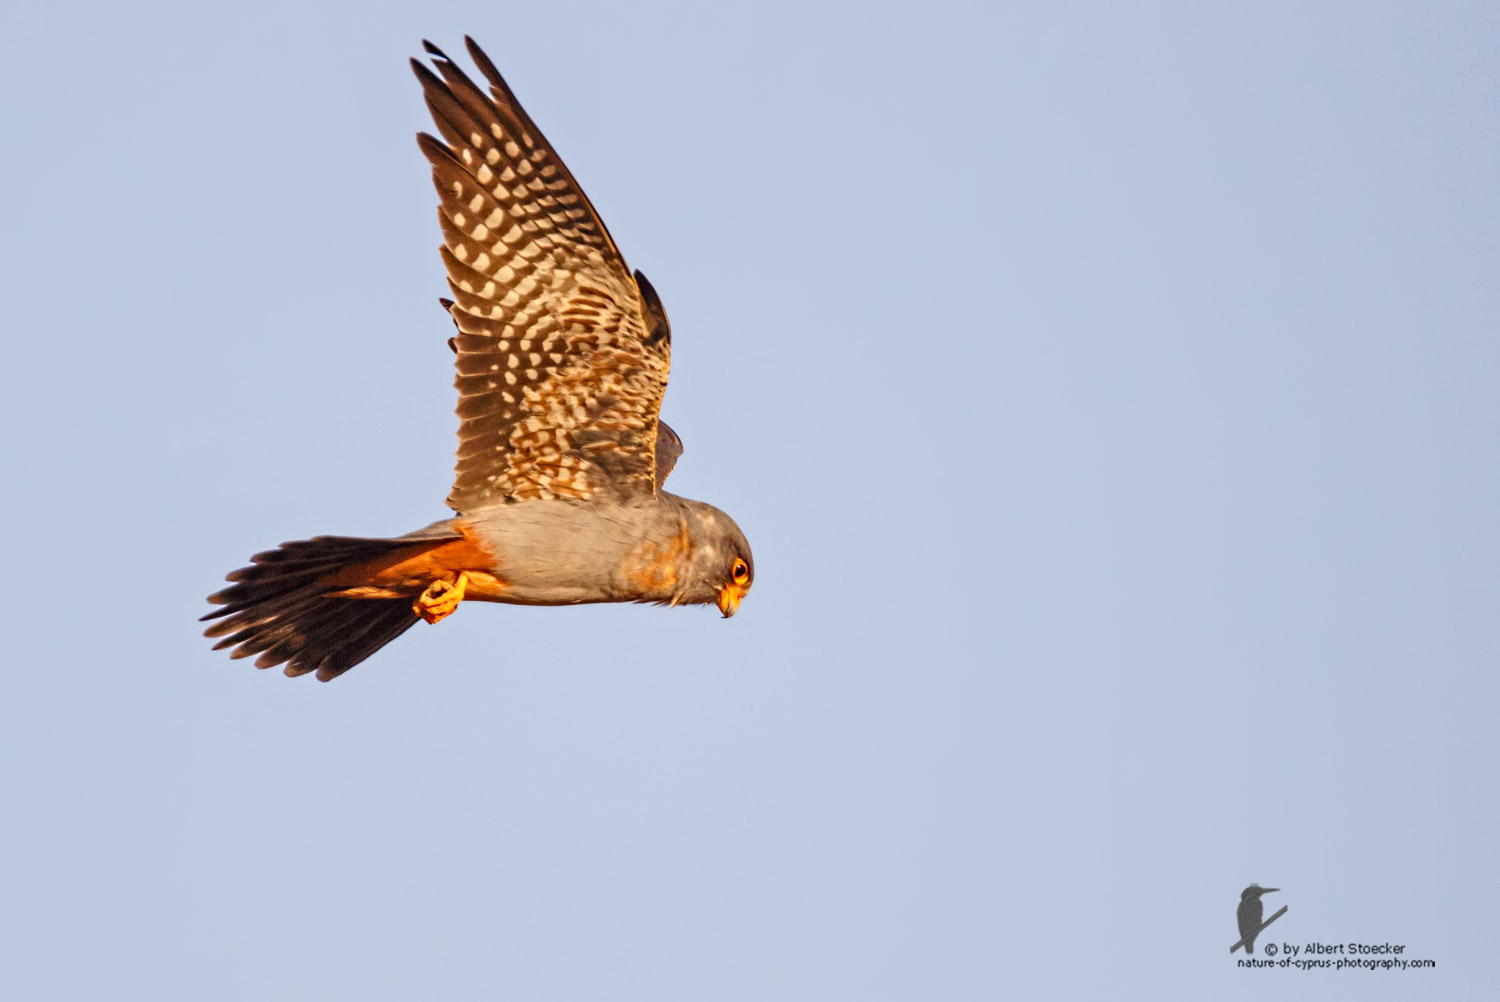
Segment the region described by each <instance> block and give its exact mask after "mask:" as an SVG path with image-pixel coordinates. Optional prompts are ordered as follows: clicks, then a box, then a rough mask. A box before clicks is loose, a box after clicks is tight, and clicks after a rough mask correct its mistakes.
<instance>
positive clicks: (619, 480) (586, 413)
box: [412, 39, 671, 512]
mask: <svg viewBox="0 0 1500 1002" xmlns="http://www.w3.org/2000/svg"><path fill="white" fill-rule="evenodd" d="M466 42H467V43H468V49H469V54H470V56H472V57H473V59H474V62H475V64H476V65H477V66H478V67H479V70H480V72H481V73H482V74H483V75H484V77H485V78H486V80H487V81H488V82H489V84H490V88H489V92H488V94H486V93H485V92H484V91H482V90H481V89H480V88H479V86H478V85H476V84H475V83H474V82H473V81H472V80H470V79H469V77H468V76H466V75H465V74H464V72H463V71H462V70H461V69H459V68H458V67H457V66H456V65H455V64H454V63H453V62H452V60H450V59H449V58H448V57H447V56H446V55H444V54H443V53H442V52H441V51H440V50H439V49H438V48H437V47H436V46H434V45H433V44H432V43H430V42H428V43H425V45H426V49H427V51H428V52H429V53H431V54H432V56H433V57H434V59H433V65H434V66H435V67H436V68H437V71H438V73H440V74H442V76H441V78H439V77H438V76H437V75H436V74H434V73H433V72H432V71H431V70H429V69H428V68H427V67H426V66H424V65H423V64H422V63H420V62H418V61H416V60H412V66H413V67H414V68H415V69H416V73H417V77H418V79H420V80H421V82H422V88H423V91H424V93H425V96H426V98H427V106H428V108H430V109H431V111H432V117H433V121H434V123H435V124H436V125H437V128H438V131H439V132H440V133H442V136H443V139H445V140H446V143H445V142H444V141H443V140H440V139H437V138H435V137H433V136H430V135H428V134H426V133H423V134H421V135H419V136H418V137H417V140H418V143H419V144H420V145H421V147H422V151H423V152H424V153H425V154H426V155H427V159H428V160H429V161H431V163H432V176H433V183H434V184H435V185H436V187H437V190H438V195H439V196H440V199H441V203H440V206H439V219H440V221H441V223H442V227H443V240H444V245H443V249H442V255H443V262H444V264H445V265H446V266H447V269H448V284H449V285H450V286H451V287H452V289H453V298H454V302H453V305H452V306H451V307H449V309H450V312H451V313H452V314H453V318H454V321H455V323H457V325H458V329H459V334H458V336H457V337H456V338H455V339H454V341H453V344H454V347H455V349H456V351H457V355H458V358H457V362H456V364H457V367H458V375H457V378H456V379H455V385H456V386H457V388H458V394H459V401H458V416H459V431H458V437H459V447H458V465H457V469H456V472H455V478H454V484H453V491H452V493H451V494H450V495H449V496H448V504H449V506H450V507H452V508H453V509H455V510H456V511H460V512H466V511H474V510H476V509H480V508H485V507H489V506H491V505H495V504H500V503H502V502H504V501H507V500H527V499H550V498H579V499H582V498H589V497H592V496H594V495H596V494H601V493H613V494H615V495H629V494H633V493H639V492H647V493H649V492H652V491H654V490H655V489H656V487H657V477H656V468H655V464H656V457H655V445H656V435H657V415H658V413H659V411H660V408H661V398H662V393H663V392H664V391H665V389H666V385H667V375H668V372H669V369H670V365H671V334H670V329H669V327H668V325H667V320H666V314H665V312H664V311H663V310H662V308H661V303H660V301H659V300H658V299H657V297H656V294H655V292H654V291H653V290H652V288H651V285H650V283H648V282H647V281H646V280H645V276H643V275H641V274H640V273H639V272H636V273H635V275H634V276H632V275H631V273H630V271H629V270H628V269H627V268H626V265H625V261H624V259H623V258H622V257H621V256H620V253H619V251H618V250H617V249H616V247H615V244H614V241H613V240H612V239H611V238H610V235H609V231H608V230H606V229H605V227H604V223H603V221H602V220H600V218H599V216H598V214H597V213H596V212H595V211H594V207H593V205H591V204H590V203H589V200H588V197H587V196H586V195H585V194H584V193H583V190H582V189H581V188H580V187H579V186H578V183H577V182H576V181H574V180H573V176H572V174H570V173H569V172H568V168H567V167H566V166H565V165H564V164H563V162H562V160H561V159H560V158H559V157H558V156H557V154H556V153H555V152H553V150H552V148H551V146H550V145H548V143H547V141H546V139H545V138H544V137H543V136H542V134H541V132H540V131H539V130H538V129H537V128H536V126H535V125H534V124H533V123H532V121H531V119H530V117H529V116H527V114H526V112H525V111H524V110H523V109H522V108H521V105H520V104H519V103H518V102H517V101H516V99H515V95H514V94H512V93H511V90H510V88H509V87H508V86H507V85H506V83H505V81H504V80H503V79H502V78H501V76H500V74H499V72H497V71H496V69H495V66H494V64H493V63H492V62H490V60H489V58H488V57H487V56H485V54H484V52H483V51H481V50H480V48H479V47H478V46H477V45H476V44H474V41H473V39H466Z"/></svg>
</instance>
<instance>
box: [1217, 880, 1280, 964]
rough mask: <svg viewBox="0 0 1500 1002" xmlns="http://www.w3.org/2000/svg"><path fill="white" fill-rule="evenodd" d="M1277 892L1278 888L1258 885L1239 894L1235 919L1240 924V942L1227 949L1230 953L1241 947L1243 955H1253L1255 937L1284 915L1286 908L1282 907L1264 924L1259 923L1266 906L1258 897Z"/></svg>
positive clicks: (1252, 885)
mask: <svg viewBox="0 0 1500 1002" xmlns="http://www.w3.org/2000/svg"><path fill="white" fill-rule="evenodd" d="M1279 890H1281V888H1279V887H1262V886H1260V885H1259V884H1251V885H1250V886H1249V887H1247V888H1245V889H1244V890H1243V891H1241V892H1240V907H1239V910H1238V911H1237V912H1236V913H1235V918H1237V919H1238V920H1239V923H1240V940H1239V942H1238V943H1236V944H1234V945H1233V946H1231V947H1230V948H1229V952H1230V953H1233V952H1234V951H1236V950H1238V949H1239V948H1240V947H1242V946H1243V947H1244V948H1245V953H1247V954H1252V953H1254V952H1255V937H1256V936H1259V935H1260V934H1261V933H1262V932H1265V930H1266V926H1268V925H1270V924H1271V923H1272V922H1275V921H1276V920H1277V919H1279V918H1281V916H1283V915H1285V914H1286V909H1287V906H1286V905H1282V906H1281V909H1280V910H1279V911H1277V912H1276V914H1275V915H1272V916H1271V917H1270V918H1268V919H1266V920H1265V921H1264V922H1263V921H1261V916H1263V915H1265V913H1266V906H1265V903H1264V902H1263V901H1261V900H1260V896H1261V895H1262V894H1274V893H1276V892H1277V891H1279ZM1271 952H1272V953H1275V952H1276V951H1274V950H1272V951H1271Z"/></svg>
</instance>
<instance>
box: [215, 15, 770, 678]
mask: <svg viewBox="0 0 1500 1002" xmlns="http://www.w3.org/2000/svg"><path fill="white" fill-rule="evenodd" d="M465 42H466V43H467V46H468V50H469V55H470V57H471V58H472V59H473V61H474V64H475V65H476V66H477V67H478V70H479V73H480V75H482V76H483V77H484V81H485V83H486V84H487V85H488V86H487V87H486V86H481V85H480V84H478V83H476V82H475V81H474V80H472V79H471V78H470V77H469V76H468V75H467V74H466V73H465V72H464V71H463V70H462V69H461V68H460V67H459V66H458V65H457V64H456V63H455V62H454V61H453V60H452V59H450V58H449V57H448V56H446V55H445V54H444V53H443V52H442V51H441V50H440V49H438V48H437V46H435V45H433V44H432V43H431V42H424V43H423V45H424V48H425V49H426V51H427V53H428V54H429V55H430V56H431V57H432V59H431V62H432V66H431V67H430V68H429V67H428V66H427V65H425V64H424V63H422V62H421V61H419V60H415V59H414V60H412V67H413V69H414V70H415V71H416V74H417V79H418V80H419V81H420V82H421V85H422V92H423V94H424V96H425V97H426V99H427V107H428V108H429V109H430V110H431V112H432V119H433V122H434V124H435V125H436V126H437V132H438V135H436V136H434V135H430V134H428V133H420V134H419V135H418V136H417V144H418V146H419V147H420V148H421V150H422V152H423V153H424V154H425V155H426V157H427V160H428V161H429V162H430V163H431V165H432V179H433V183H434V185H435V186H436V187H437V192H438V197H439V211H438V221H439V223H440V224H441V226H442V232H443V246H442V251H441V252H442V257H443V263H444V265H446V267H447V271H448V285H449V287H450V288H451V289H452V296H453V298H452V299H444V300H442V303H443V306H444V308H445V309H446V310H447V311H448V313H449V314H450V315H451V317H452V319H453V322H454V324H455V325H456V326H457V328H458V334H457V336H456V337H453V338H452V339H450V340H449V342H448V344H449V347H451V348H452V350H453V352H454V354H455V356H456V366H457V370H458V371H457V376H456V377H455V379H454V385H455V386H456V387H457V389H458V418H459V428H458V439H459V445H458V463H457V468H456V472H455V476H454V482H453V490H452V491H451V493H449V495H448V507H450V508H451V509H453V511H454V513H455V515H454V517H452V518H448V519H444V520H442V521H439V522H434V523H433V524H432V525H429V526H427V527H426V528H425V529H418V530H417V531H415V532H410V533H407V534H406V535H404V536H396V537H391V538H385V539H364V538H357V537H352V536H317V537H314V538H312V539H306V540H299V541H297V542H291V543H283V544H281V545H280V546H279V547H277V548H276V549H274V550H268V551H266V552H264V553H258V554H256V555H255V556H253V557H251V558H250V564H249V566H247V567H242V568H240V569H239V570H236V571H234V572H232V573H230V574H229V575H228V580H229V581H230V582H231V584H230V586H229V587H227V588H225V589H223V590H222V591H219V592H218V593H216V594H214V595H211V596H209V601H210V602H212V603H214V604H216V605H218V606H220V608H218V609H216V610H214V611H213V612H210V613H209V614H208V615H206V616H204V617H203V619H204V620H212V621H213V623H212V625H211V626H209V627H208V628H207V630H205V631H204V632H205V634H206V635H207V636H209V637H213V638H219V641H218V643H217V644H216V645H215V647H214V649H215V650H220V649H223V648H234V650H233V652H232V653H231V654H230V657H233V658H245V657H251V656H256V655H258V657H256V660H255V666H256V667H257V668H269V667H272V666H273V665H280V664H284V665H285V666H286V667H285V669H284V671H285V673H286V674H287V675H293V676H296V675H306V674H315V675H316V676H317V677H318V678H319V679H321V680H323V681H325V682H326V681H328V680H330V679H333V678H336V677H338V676H339V675H341V674H343V673H344V672H346V671H348V670H349V669H350V668H353V667H354V666H355V665H357V664H359V663H360V662H361V661H363V660H364V659H365V658H368V657H369V656H370V655H371V654H374V653H375V652H376V651H378V650H379V649H380V648H382V647H384V646H385V645H386V644H388V643H390V642H391V641H392V640H395V639H396V638H397V637H399V636H400V635H401V634H402V633H405V632H406V631H407V630H408V629H409V628H410V627H411V626H413V625H414V624H415V623H416V622H417V621H418V620H424V621H426V622H428V623H437V622H440V621H441V620H443V619H445V618H446V617H448V616H450V615H452V613H453V612H454V611H455V610H456V609H457V608H458V607H459V605H460V604H461V603H463V602H464V601H466V600H468V601H480V602H506V603H511V604H514V605H576V604H580V603H585V602H653V603H657V604H660V605H672V606H675V605H707V604H710V603H711V604H713V605H716V606H717V607H718V609H719V611H720V612H721V613H723V615H724V616H725V617H729V616H732V615H734V613H735V612H736V610H738V609H739V606H740V601H741V600H742V599H743V598H744V597H745V594H746V592H748V591H749V590H750V586H751V584H752V583H753V582H754V580H755V561H754V558H753V557H752V556H751V554H750V544H749V543H748V542H746V540H745V536H744V533H742V532H741V531H740V529H739V527H738V526H737V525H735V523H734V520H733V519H731V518H730V517H729V516H728V515H726V514H724V512H722V511H720V510H719V509H718V508H715V507H713V506H712V505H708V504H704V503H703V502H701V501H691V500H688V499H687V498H682V497H677V496H676V495H674V494H671V493H668V492H667V491H665V490H663V489H662V485H663V484H664V483H665V482H666V479H667V475H668V474H669V473H671V472H672V467H673V465H674V464H675V463H676V462H677V458H678V457H679V456H680V455H681V454H682V441H681V439H679V438H678V437H677V435H676V433H674V432H673V431H672V429H671V428H669V427H667V425H666V424H665V423H663V422H662V421H661V419H660V417H659V416H658V415H659V412H660V410H661V398H662V393H663V392H664V391H665V390H666V386H667V375H668V371H669V369H670V364H671V346H672V330H671V326H670V325H669V324H668V322H667V314H666V310H665V309H663V307H662V304H661V300H660V299H659V298H658V297H657V294H656V291H655V290H654V289H652V287H651V283H650V282H648V281H646V276H645V275H643V274H641V273H640V272H639V271H635V272H632V271H631V270H630V269H629V268H628V267H627V266H626V264H625V259H624V257H623V256H621V254H620V251H619V248H618V247H616V246H615V242H614V240H613V238H611V237H610V234H609V230H607V229H606V228H605V226H604V221H603V220H602V219H600V218H599V214H598V213H597V212H596V211H595V210H594V206H593V205H592V204H591V203H590V202H589V199H588V196H587V195H585V194H584V193H583V189H582V188H581V187H579V185H578V182H577V181H575V180H574V179H573V175H572V173H571V172H570V171H569V170H568V168H567V166H566V165H565V164H564V163H563V162H562V159H561V158H560V157H559V156H558V155H557V153H556V152H555V151H554V150H553V149H552V146H551V144H549V143H548V142H547V140H546V139H545V138H544V137H543V136H542V133H541V131H540V130H539V129H538V128H537V127H536V125H535V124H534V123H533V122H532V121H531V117H530V116H529V115H527V114H526V111H525V110H524V109H523V108H522V107H521V104H520V102H518V101H517V100H516V97H515V94H514V93H512V91H511V89H510V86H509V85H508V84H507V83H506V82H505V80H504V79H503V78H502V77H501V76H500V73H499V72H498V71H497V70H496V69H495V65H494V63H492V62H491V61H490V59H489V57H487V56H486V55H485V54H484V52H483V51H482V50H481V49H480V48H479V46H478V45H476V44H475V43H474V40H473V39H471V38H466V39H465Z"/></svg>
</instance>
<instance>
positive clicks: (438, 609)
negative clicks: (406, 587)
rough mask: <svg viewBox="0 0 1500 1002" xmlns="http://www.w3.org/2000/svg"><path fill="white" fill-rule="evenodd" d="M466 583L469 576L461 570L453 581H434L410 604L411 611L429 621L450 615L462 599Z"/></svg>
mask: <svg viewBox="0 0 1500 1002" xmlns="http://www.w3.org/2000/svg"><path fill="white" fill-rule="evenodd" d="M468 584H469V576H468V575H467V574H464V573H462V572H460V573H459V575H458V579H457V580H455V581H441V580H439V581H434V582H432V584H430V585H428V586H427V590H426V591H424V592H422V594H420V595H418V596H417V600H416V601H415V602H413V603H412V604H411V609H412V612H415V613H416V614H417V615H418V616H421V617H422V618H423V619H425V620H426V621H427V622H429V623H436V622H437V621H438V620H440V619H443V618H445V617H447V616H451V615H453V613H454V612H455V611H457V609H458V603H460V602H462V601H463V600H464V589H465V588H466V587H468Z"/></svg>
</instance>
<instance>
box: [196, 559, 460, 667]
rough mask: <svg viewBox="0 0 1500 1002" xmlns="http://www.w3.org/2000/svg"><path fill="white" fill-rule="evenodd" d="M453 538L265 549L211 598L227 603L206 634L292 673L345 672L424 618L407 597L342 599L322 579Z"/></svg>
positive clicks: (238, 655) (235, 654)
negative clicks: (404, 549) (349, 568)
mask: <svg viewBox="0 0 1500 1002" xmlns="http://www.w3.org/2000/svg"><path fill="white" fill-rule="evenodd" d="M447 538H451V537H446V536H436V537H435V536H433V535H431V534H428V535H424V537H423V538H420V539H413V538H410V537H408V538H404V539H360V538H356V537H350V536H318V537H315V538H313V539H305V540H299V541H297V542H294V543H283V544H282V545H281V546H280V547H278V548H277V549H274V550H267V551H266V552H264V553H257V554H256V555H255V556H253V557H251V558H250V565H249V566H247V567H241V568H240V569H239V570H236V571H232V572H231V573H230V574H229V575H228V576H227V579H228V580H229V581H230V582H232V583H231V584H230V586H229V587H228V588H225V589H223V590H222V591H219V592H216V593H215V594H213V595H210V596H209V599H208V600H209V601H210V602H213V603H215V604H216V605H221V606H223V608H221V609H215V610H214V611H213V612H210V613H209V614H208V615H206V616H204V617H202V618H203V620H218V622H215V623H213V624H212V625H211V626H209V627H208V628H207V629H206V630H204V631H203V632H204V636H207V637H217V638H222V639H220V640H219V642H218V643H217V644H215V645H214V650H221V649H223V648H226V647H234V648H236V650H234V651H233V652H232V653H231V654H230V655H229V656H230V657H231V658H247V657H253V656H256V655H258V657H256V658H255V667H257V668H270V667H272V666H274V665H279V664H285V665H286V667H285V668H284V669H283V671H284V672H285V673H286V674H287V675H291V676H297V675H306V674H309V673H314V672H315V673H316V674H317V676H318V678H319V679H321V680H322V681H324V682H327V681H328V680H329V679H332V678H337V677H338V676H339V675H342V674H343V673H344V672H346V671H348V670H349V669H350V668H353V667H354V666H355V665H357V664H359V663H360V662H361V661H363V660H365V658H368V657H369V656H370V655H371V654H374V653H375V652H376V651H378V650H380V648H382V647H384V646H385V645H386V644H388V643H390V642H391V641H392V640H395V639H396V638H397V637H399V636H400V635H401V634H403V633H405V632H406V631H407V630H408V629H410V628H411V627H412V625H413V624H415V623H416V622H417V618H418V617H417V614H416V612H414V611H413V610H412V607H411V601H410V600H408V599H404V598H342V597H339V596H337V595H330V594H328V588H327V586H326V585H325V584H321V583H320V582H324V581H326V579H327V578H328V577H329V576H330V575H332V574H335V573H337V572H338V571H340V570H342V569H344V568H346V567H350V566H353V565H357V564H362V563H366V562H369V561H372V560H377V559H379V558H381V557H385V556H388V555H389V554H391V553H392V552H393V551H395V550H399V549H402V548H406V547H411V546H412V545H413V544H418V545H420V544H421V543H425V542H429V541H431V542H433V543H435V544H436V543H441V542H444V541H445V540H446V539H447Z"/></svg>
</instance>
